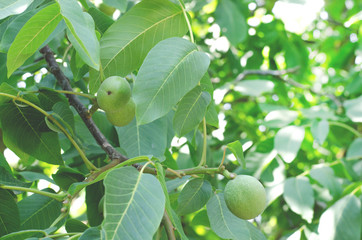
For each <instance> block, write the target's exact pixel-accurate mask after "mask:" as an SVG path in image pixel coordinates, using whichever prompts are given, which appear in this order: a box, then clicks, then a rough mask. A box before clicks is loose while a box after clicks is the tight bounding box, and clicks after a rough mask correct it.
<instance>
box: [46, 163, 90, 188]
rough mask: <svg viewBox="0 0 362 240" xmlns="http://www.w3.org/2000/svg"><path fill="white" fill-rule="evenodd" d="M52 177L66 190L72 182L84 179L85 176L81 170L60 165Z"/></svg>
mask: <svg viewBox="0 0 362 240" xmlns="http://www.w3.org/2000/svg"><path fill="white" fill-rule="evenodd" d="M52 177H53V179H54V181H55V183H56V184H57V185H58V186H59V187H60V188H62V189H64V190H68V188H69V186H70V185H71V184H72V183H76V182H81V181H83V180H84V176H83V175H82V174H81V173H80V172H78V171H76V170H74V169H73V168H69V167H60V168H59V170H58V171H57V172H56V173H55V174H53V175H52Z"/></svg>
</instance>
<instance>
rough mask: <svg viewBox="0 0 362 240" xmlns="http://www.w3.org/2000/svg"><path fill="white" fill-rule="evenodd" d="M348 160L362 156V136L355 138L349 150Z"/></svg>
mask: <svg viewBox="0 0 362 240" xmlns="http://www.w3.org/2000/svg"><path fill="white" fill-rule="evenodd" d="M346 158H347V160H355V159H359V158H362V138H356V139H355V140H353V142H352V143H351V145H350V146H349V148H348V150H347V156H346Z"/></svg>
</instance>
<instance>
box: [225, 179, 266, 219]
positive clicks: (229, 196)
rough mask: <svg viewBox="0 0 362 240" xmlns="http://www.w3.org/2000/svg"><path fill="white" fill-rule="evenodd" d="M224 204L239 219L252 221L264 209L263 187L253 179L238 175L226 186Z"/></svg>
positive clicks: (264, 195)
mask: <svg viewBox="0 0 362 240" xmlns="http://www.w3.org/2000/svg"><path fill="white" fill-rule="evenodd" d="M224 197H225V202H226V205H227V207H228V208H229V210H230V211H231V212H232V213H233V214H234V215H235V216H237V217H239V218H241V219H245V220H247V219H253V218H255V217H257V216H258V215H259V214H261V213H262V212H263V211H264V209H265V207H266V193H265V189H264V187H263V185H262V184H261V183H260V182H259V181H258V180H257V179H256V178H254V177H252V176H247V175H238V176H236V178H235V179H233V180H231V181H229V182H228V183H227V184H226V187H225V190H224Z"/></svg>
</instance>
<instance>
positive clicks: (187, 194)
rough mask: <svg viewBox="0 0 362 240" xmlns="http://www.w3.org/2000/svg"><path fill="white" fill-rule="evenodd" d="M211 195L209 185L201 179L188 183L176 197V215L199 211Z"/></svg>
mask: <svg viewBox="0 0 362 240" xmlns="http://www.w3.org/2000/svg"><path fill="white" fill-rule="evenodd" d="M211 195H212V188H211V184H210V183H209V182H208V181H206V180H204V179H201V178H197V179H193V180H191V181H189V182H188V183H187V184H186V185H185V187H184V188H183V189H182V191H181V193H180V195H179V197H178V208H177V213H178V214H179V215H186V214H189V213H192V212H195V211H197V210H199V209H201V208H202V207H203V206H205V204H206V203H207V201H208V200H209V199H210V197H211Z"/></svg>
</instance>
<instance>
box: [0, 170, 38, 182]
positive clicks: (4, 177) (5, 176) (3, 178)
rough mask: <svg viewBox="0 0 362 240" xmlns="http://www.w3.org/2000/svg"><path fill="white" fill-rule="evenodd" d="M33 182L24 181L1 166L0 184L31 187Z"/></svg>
mask: <svg viewBox="0 0 362 240" xmlns="http://www.w3.org/2000/svg"><path fill="white" fill-rule="evenodd" d="M31 184H32V183H25V182H22V181H20V180H18V179H16V178H14V176H13V175H12V174H11V173H10V172H8V171H7V170H6V169H5V168H4V167H2V166H0V185H7V186H17V187H30V185H31Z"/></svg>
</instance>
